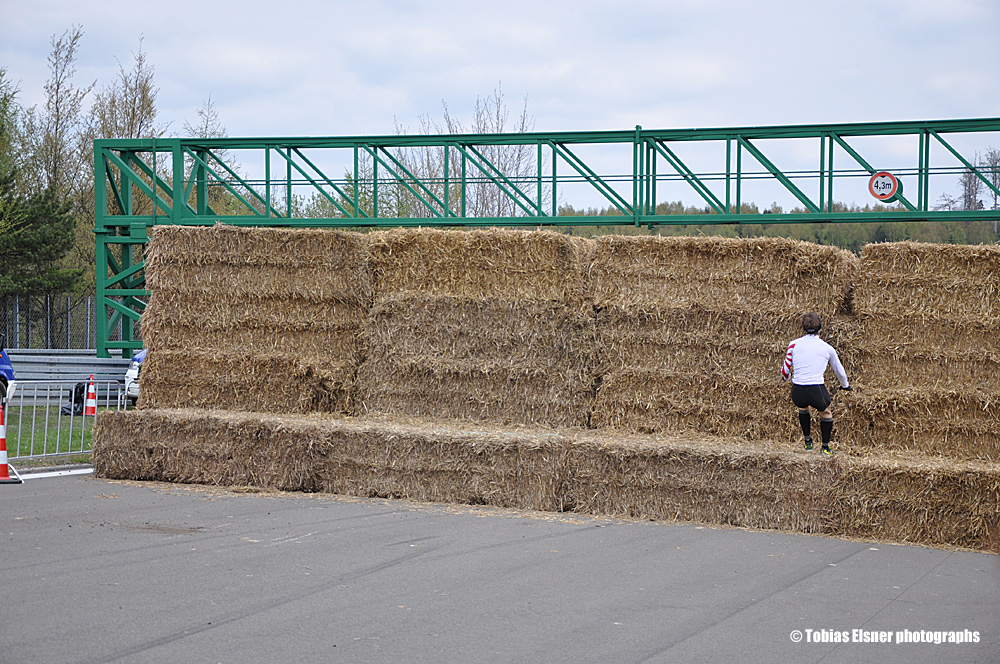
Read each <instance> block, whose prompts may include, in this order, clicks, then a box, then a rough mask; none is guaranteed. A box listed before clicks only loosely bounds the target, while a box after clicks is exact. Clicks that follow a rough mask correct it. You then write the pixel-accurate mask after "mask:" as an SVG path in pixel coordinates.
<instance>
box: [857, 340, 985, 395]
mask: <svg viewBox="0 0 1000 664" xmlns="http://www.w3.org/2000/svg"><path fill="white" fill-rule="evenodd" d="M853 361H854V366H856V367H857V372H856V376H855V378H854V380H855V381H856V382H857V383H859V384H863V385H867V386H873V387H877V388H879V389H881V388H885V387H892V388H904V387H905V388H909V389H913V390H931V391H941V390H950V391H955V392H964V391H968V390H974V391H979V392H1000V387H998V386H996V385H995V383H996V377H997V376H1000V352H998V351H993V350H984V349H982V348H978V349H974V350H973V349H968V350H956V349H953V348H944V349H941V348H929V349H928V348H927V347H926V346H922V345H914V346H910V347H906V346H903V347H896V348H882V349H869V348H863V349H858V350H855V351H854V353H853Z"/></svg>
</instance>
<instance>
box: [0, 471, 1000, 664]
mask: <svg viewBox="0 0 1000 664" xmlns="http://www.w3.org/2000/svg"><path fill="white" fill-rule="evenodd" d="M0 526H2V529H0V535H2V537H3V542H4V545H3V556H2V563H0V570H2V571H0V578H2V579H3V587H4V593H3V597H0V662H46V663H57V662H178V661H185V662H227V663H228V662H235V663H241V664H246V663H247V662H282V663H284V662H361V663H364V662H574V663H576V662H615V664H624V663H631V662H741V663H749V664H753V663H756V662H760V663H765V662H766V663H767V664H774V663H776V662H823V663H824V664H841V663H843V664H846V663H851V664H856V663H859V662H861V663H863V662H879V663H880V664H885V663H887V662H907V663H924V662H926V663H931V662H933V663H935V664H937V663H938V662H969V663H976V664H986V663H995V662H1000V644H998V640H1000V602H998V599H1000V594H998V579H1000V562H998V558H997V556H993V555H989V554H981V553H970V552H953V551H944V550H937V549H929V548H922V547H910V546H898V545H890V544H879V543H871V542H854V541H845V540H839V539H830V538H822V537H809V536H801V535H789V534H781V533H769V532H749V531H743V530H738V529H713V528H708V527H701V526H697V525H691V524H664V523H653V522H638V521H632V522H630V521H620V520H613V519H596V518H588V517H583V516H577V515H554V514H545V513H531V512H515V511H504V510H493V509H486V508H473V507H463V506H447V505H427V504H415V503H408V502H404V501H387V500H377V499H370V500H369V499H351V498H346V497H335V496H315V495H305V494H272V493H264V494H254V493H237V492H231V491H227V490H222V489H205V488H194V487H185V486H172V485H164V484H141V483H123V482H111V481H107V480H102V479H99V478H95V477H92V476H82V475H76V476H63V477H50V478H44V479H38V478H28V479H27V480H26V481H25V483H24V484H23V485H0ZM852 630H861V631H863V632H867V633H869V634H868V635H867V636H869V637H871V634H870V633H872V632H879V631H882V632H889V633H890V638H891V639H892V642H890V643H871V642H867V643H866V642H855V640H856V639H859V638H864V637H865V634H862V632H860V631H859V632H857V633H854V632H853V631H852ZM796 631H798V632H799V633H800V634H801V635H802V641H800V642H793V640H792V637H793V636H794V632H796ZM931 633H938V634H931ZM949 633H950V634H949ZM901 634H902V635H904V636H906V635H909V636H910V637H911V638H913V637H914V636H915V637H916V638H917V639H926V638H935V637H944V638H948V637H949V636H951V637H952V638H955V637H956V634H958V635H961V636H962V637H963V638H973V637H976V636H977V637H978V642H971V643H962V644H956V643H947V642H946V643H939V644H934V643H912V642H911V643H897V638H898V637H899V636H900V635H901ZM876 636H877V635H876ZM845 639H846V641H847V642H837V641H844V640H845Z"/></svg>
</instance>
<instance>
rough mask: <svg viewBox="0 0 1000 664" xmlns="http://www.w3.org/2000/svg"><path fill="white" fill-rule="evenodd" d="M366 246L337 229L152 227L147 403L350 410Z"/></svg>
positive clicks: (362, 317) (366, 283) (365, 302)
mask: <svg viewBox="0 0 1000 664" xmlns="http://www.w3.org/2000/svg"><path fill="white" fill-rule="evenodd" d="M366 247H367V243H366V241H365V238H364V236H363V235H360V234H357V233H344V232H339V231H327V230H283V229H282V230H279V229H252V230H251V229H240V228H234V227H231V226H222V225H217V226H215V227H213V228H187V227H179V226H159V227H156V230H155V232H154V233H153V236H152V238H151V239H150V242H149V248H148V254H147V267H146V280H147V285H148V287H149V289H150V292H151V296H150V301H149V305H148V307H147V309H146V312H145V313H144V314H143V317H142V332H143V339H144V341H145V343H146V346H147V348H148V349H149V359H148V360H147V363H146V364H145V365H144V367H143V373H142V397H141V403H142V405H143V406H144V407H152V408H162V407H180V406H199V407H208V408H228V409H233V410H247V411H256V412H297V413H304V412H315V411H319V412H341V413H347V412H352V411H353V408H354V405H353V398H354V391H355V377H356V373H357V367H358V365H359V364H360V363H361V359H362V356H363V354H364V348H363V347H362V345H361V344H362V335H361V331H362V328H363V326H364V324H365V322H366V320H367V317H368V312H369V310H370V308H371V279H370V274H369V271H368V269H367V253H366V252H367V249H366Z"/></svg>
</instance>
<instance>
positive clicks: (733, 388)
mask: <svg viewBox="0 0 1000 664" xmlns="http://www.w3.org/2000/svg"><path fill="white" fill-rule="evenodd" d="M590 421H591V426H593V427H595V428H597V429H605V428H608V429H619V430H623V431H630V432H638V433H673V434H679V433H684V432H690V433H692V434H709V435H713V436H721V437H727V438H731V439H741V440H746V441H767V440H788V439H790V438H791V437H792V436H793V434H794V427H797V426H798V425H797V420H795V415H794V407H793V406H792V405H791V401H790V400H789V396H788V389H787V384H785V385H782V384H781V382H780V380H779V381H776V380H775V379H774V378H771V379H769V380H764V379H761V380H758V381H756V382H753V381H749V382H740V381H739V380H734V379H733V377H732V376H730V375H727V374H717V373H712V372H708V371H706V372H703V373H700V374H697V375H689V374H684V373H674V372H667V371H661V370H643V369H626V370H621V371H615V372H613V373H609V374H607V375H605V376H604V377H603V381H602V382H601V385H600V388H599V389H598V391H597V395H596V398H595V401H594V408H593V412H592V414H591V420H590Z"/></svg>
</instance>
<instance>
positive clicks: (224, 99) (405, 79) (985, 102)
mask: <svg viewBox="0 0 1000 664" xmlns="http://www.w3.org/2000/svg"><path fill="white" fill-rule="evenodd" d="M0 3H2V4H0V6H2V16H3V20H2V21H0V67H5V68H6V69H7V76H8V78H9V79H11V80H13V81H14V82H16V83H17V84H18V86H19V88H20V101H21V103H22V104H25V105H28V106H31V105H33V104H39V105H41V104H43V103H44V92H43V85H44V84H45V81H46V79H47V78H48V76H49V71H48V63H47V56H48V54H49V52H50V50H51V40H52V37H53V36H58V35H61V34H62V33H63V32H65V31H66V30H67V29H69V28H70V27H71V26H73V25H78V26H82V29H83V31H84V36H83V40H82V43H81V45H80V50H79V54H78V58H77V63H76V67H77V74H76V78H75V83H76V85H78V86H80V87H83V86H86V85H88V84H89V83H91V82H94V81H96V83H97V86H98V87H103V86H106V85H109V84H111V83H112V82H113V81H114V79H115V77H116V76H117V74H118V71H119V67H120V66H124V67H125V68H126V69H129V68H131V66H132V64H133V57H134V53H135V52H136V51H138V50H139V49H140V44H141V49H142V50H143V51H145V52H146V54H147V59H148V62H149V64H151V65H152V66H153V67H154V68H155V83H156V85H157V86H158V88H159V92H158V95H157V107H158V110H159V116H158V120H159V122H161V123H169V128H168V134H169V135H174V136H183V135H186V132H185V131H184V124H185V122H187V123H189V124H192V125H197V124H198V117H197V110H198V108H199V107H201V106H202V105H203V104H204V102H205V100H207V99H208V98H209V96H211V99H212V100H213V102H214V103H215V105H216V109H217V111H218V114H219V118H220V120H221V123H222V124H223V125H224V127H225V129H226V130H227V131H228V133H229V135H230V136H234V137H235V136H341V135H384V134H393V133H395V131H396V125H397V123H398V125H399V126H401V127H403V128H405V129H407V130H408V131H409V133H417V131H418V130H419V125H420V118H421V116H425V117H430V118H431V119H434V120H437V121H440V119H441V116H442V102H446V103H447V104H448V107H449V110H450V113H451V114H452V116H454V117H457V118H458V119H459V120H460V121H461V122H462V123H463V124H465V125H466V126H468V125H469V124H471V120H472V111H473V108H474V105H475V102H476V99H477V97H484V98H485V97H488V96H489V95H490V94H491V93H492V92H493V91H494V90H495V89H496V88H497V87H498V86H502V90H503V94H504V98H505V101H506V102H507V104H508V105H509V107H510V108H511V110H512V115H516V114H517V112H518V111H519V110H520V109H521V107H522V105H523V104H524V100H525V99H526V100H527V111H528V114H529V115H530V116H531V117H532V118H533V120H534V129H535V130H536V131H593V130H629V129H632V128H634V127H635V125H642V126H643V127H644V128H647V129H663V128H687V127H719V126H726V127H741V126H751V125H777V124H812V123H841V122H868V121H899V120H936V119H953V118H982V117H1000V0H947V1H944V0H940V1H937V0H864V1H860V0H857V1H856V0H837V1H830V2H824V1H820V2H806V1H803V0H795V1H783V0H760V1H758V2H746V1H745V0H703V1H697V2H696V1H693V0H692V1H680V0H661V1H660V2H647V1H644V0H633V1H632V2H628V3H624V2H622V3H615V2H607V0H602V1H600V2H597V1H593V0H574V1H573V2H567V1H564V0H531V1H528V0H505V1H503V2H490V3H484V2H476V1H475V0H463V1H461V2H458V1H454V0H419V1H417V0H412V1H411V0H392V1H389V0H386V1H366V0H354V1H352V2H345V1H342V0H331V1H328V2H323V1H320V0H286V1H285V2H261V1H260V0H242V1H241V2H238V3H237V2H231V1H228V0H219V1H216V2H204V1H200V2H193V1H190V0H173V1H172V2H156V3H153V2H142V1H137V0H130V1H129V2H123V1H119V0H75V1H72V2H68V1H63V0H55V1H52V0H31V1H26V0H0ZM984 147H985V146H984ZM906 149H907V150H908V151H909V152H914V150H913V148H910V147H907V148H906ZM810 159H811V160H812V157H810ZM763 195H764V194H762V196H763Z"/></svg>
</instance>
